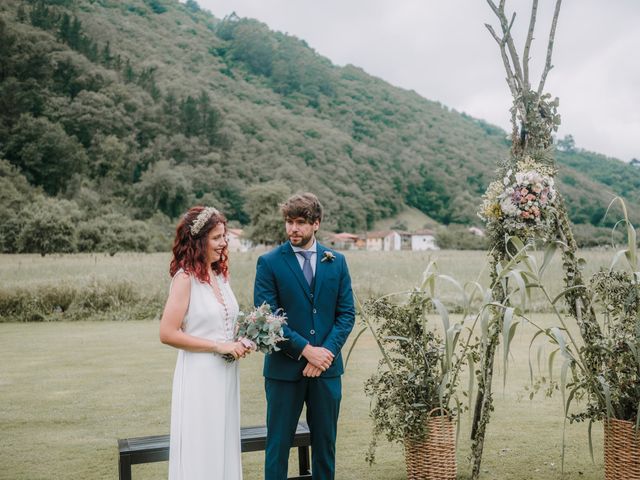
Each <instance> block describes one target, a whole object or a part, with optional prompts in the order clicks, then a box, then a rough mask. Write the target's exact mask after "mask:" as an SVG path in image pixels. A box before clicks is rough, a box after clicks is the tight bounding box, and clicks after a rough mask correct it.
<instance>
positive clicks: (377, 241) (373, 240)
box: [366, 230, 402, 252]
mask: <svg viewBox="0 0 640 480" xmlns="http://www.w3.org/2000/svg"><path fill="white" fill-rule="evenodd" d="M366 245H367V250H371V251H385V252H390V251H395V250H400V249H401V248H402V237H400V234H399V233H398V232H396V231H394V230H387V231H382V232H368V233H367V238H366Z"/></svg>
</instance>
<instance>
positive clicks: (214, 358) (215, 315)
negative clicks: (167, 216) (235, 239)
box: [160, 206, 249, 480]
mask: <svg viewBox="0 0 640 480" xmlns="http://www.w3.org/2000/svg"><path fill="white" fill-rule="evenodd" d="M226 223H227V220H226V218H225V217H224V216H223V215H222V214H221V213H220V212H219V211H218V210H216V209H215V208H212V207H206V208H205V207H200V206H198V207H193V208H191V209H190V210H189V211H188V212H187V213H186V214H185V215H184V216H183V217H182V219H181V220H180V222H179V223H178V226H177V228H176V237H175V240H174V244H173V259H172V260H171V264H170V267H169V273H170V275H171V277H172V281H171V287H170V289H169V298H168V299H167V303H166V305H165V307H164V312H163V314H162V319H161V320H160V341H161V342H162V343H165V344H167V345H171V346H173V347H176V348H178V349H179V351H178V359H177V362H176V369H175V373H174V377H173V394H172V400H171V439H170V450H169V479H170V480H200V479H207V480H240V479H242V465H241V458H240V395H239V378H238V362H228V361H226V360H225V359H224V358H223V357H222V355H225V354H227V355H231V356H233V358H235V359H238V358H241V357H244V356H245V355H246V354H247V353H249V349H248V348H246V347H245V346H244V345H243V344H242V343H240V342H236V341H234V340H233V337H234V325H235V321H236V318H237V315H238V303H237V301H236V298H235V296H234V294H233V292H232V291H231V287H230V286H229V282H228V280H229V278H228V277H229V275H228V266H227V258H228V257H227V237H226Z"/></svg>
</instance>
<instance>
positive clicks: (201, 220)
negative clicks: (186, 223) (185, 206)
mask: <svg viewBox="0 0 640 480" xmlns="http://www.w3.org/2000/svg"><path fill="white" fill-rule="evenodd" d="M214 214H215V215H220V212H219V211H218V210H217V209H215V208H213V207H206V208H205V209H203V210H202V211H201V212H200V213H199V214H198V216H197V217H196V219H195V220H194V221H193V224H192V225H191V227H189V230H191V235H193V236H196V235H197V234H198V233H199V232H200V230H202V227H204V225H205V223H207V222H208V221H209V219H210V218H211V215H214Z"/></svg>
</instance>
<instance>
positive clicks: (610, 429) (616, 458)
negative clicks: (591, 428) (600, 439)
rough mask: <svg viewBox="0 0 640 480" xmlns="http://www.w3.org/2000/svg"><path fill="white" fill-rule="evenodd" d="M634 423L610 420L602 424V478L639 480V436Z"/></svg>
mask: <svg viewBox="0 0 640 480" xmlns="http://www.w3.org/2000/svg"><path fill="white" fill-rule="evenodd" d="M634 427H635V423H634V422H630V421H628V420H617V419H615V418H611V419H609V420H605V422H604V478H605V479H606V480H622V479H624V480H640V435H638V433H637V432H636V431H635V428H634Z"/></svg>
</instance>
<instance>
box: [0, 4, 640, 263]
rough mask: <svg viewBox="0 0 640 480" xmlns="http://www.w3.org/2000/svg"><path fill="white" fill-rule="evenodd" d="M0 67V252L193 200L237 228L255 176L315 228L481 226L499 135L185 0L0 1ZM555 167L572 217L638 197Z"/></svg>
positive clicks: (118, 235) (596, 218)
mask: <svg viewBox="0 0 640 480" xmlns="http://www.w3.org/2000/svg"><path fill="white" fill-rule="evenodd" d="M0 60H1V61H0V249H2V251H5V252H15V251H43V250H44V251H47V252H48V251H91V250H110V251H117V250H123V249H126V250H147V249H152V250H154V249H166V248H167V246H168V242H169V241H170V237H171V234H172V225H173V224H174V223H175V220H176V218H177V217H178V216H179V215H180V214H181V213H182V212H184V211H185V209H186V208H187V207H188V206H190V205H192V204H196V203H204V204H212V205H216V206H218V207H219V208H220V209H222V210H223V211H224V212H225V213H226V214H227V215H228V217H229V219H230V220H232V221H234V222H235V223H238V224H242V225H246V224H247V223H248V222H249V219H250V218H251V213H252V208H255V206H252V205H251V201H250V200H251V198H252V196H251V195H250V193H251V192H252V191H253V192H254V193H255V190H256V188H258V189H260V188H261V187H259V186H258V187H256V185H266V186H265V187H264V188H265V189H269V188H273V187H274V186H275V187H277V188H276V190H277V191H279V192H283V191H284V192H286V191H287V190H288V191H296V190H301V189H309V190H313V191H315V192H316V193H317V194H318V195H319V196H320V198H321V200H322V202H323V203H324V204H325V206H326V208H327V221H326V222H325V229H327V230H340V231H362V230H366V229H369V228H373V227H374V225H375V223H376V222H377V221H379V220H382V219H385V218H390V217H395V216H396V215H397V214H398V213H399V212H400V211H402V210H403V209H404V208H405V206H408V207H412V208H416V209H419V210H420V211H421V212H423V213H424V214H425V215H427V216H429V217H430V218H432V219H434V220H435V221H437V222H439V223H442V224H450V223H462V224H479V219H478V218H477V217H476V213H475V212H476V210H477V206H478V204H479V203H480V197H481V195H482V193H483V192H484V189H485V187H486V185H487V184H488V182H489V181H490V180H491V179H492V175H493V171H494V168H495V166H496V162H497V161H498V160H499V159H500V158H503V157H505V156H506V155H507V153H508V140H507V134H506V133H505V132H504V131H503V130H501V129H500V128H497V127H495V126H492V125H489V124H487V123H486V122H484V121H482V120H477V119H474V118H471V117H469V116H468V115H465V114H464V113H458V112H455V111H453V110H450V109H449V108H447V107H446V106H443V105H441V104H440V103H438V102H434V101H430V100H426V99H424V98H422V97H420V96H419V95H417V94H416V93H415V92H411V91H406V90H402V89H399V88H396V87H393V86H391V85H389V84H388V83H386V82H384V81H382V80H380V79H378V78H375V77H372V76H370V75H368V74H367V73H366V72H364V71H362V70H361V69H359V68H357V67H355V66H346V67H336V66H334V65H332V64H331V62H330V61H329V60H328V59H326V58H323V57H321V56H319V55H318V54H317V53H316V52H315V51H314V50H313V49H312V48H311V47H310V46H309V45H307V44H306V43H305V42H304V40H300V39H297V38H295V37H292V36H288V35H285V34H283V33H280V32H273V31H271V30H269V28H268V26H266V25H264V24H262V23H259V22H257V21H254V20H250V19H240V18H237V17H230V18H226V19H224V20H221V19H217V18H215V17H213V16H212V15H211V14H209V13H208V12H205V11H202V10H200V9H199V7H198V5H197V3H196V2H193V1H188V2H187V3H186V4H180V3H178V2H177V1H173V0H144V1H143V0H48V1H44V0H4V1H3V2H2V3H0ZM434 75H446V72H434ZM505 88H506V87H505ZM507 114H508V112H505V115H507ZM559 161H560V163H561V165H562V173H561V174H560V176H559V177H560V189H561V191H562V192H563V194H564V195H565V197H566V199H567V203H568V207H569V211H570V213H571V216H572V219H573V220H574V221H575V222H578V223H588V224H594V225H600V226H602V225H604V224H605V223H603V218H602V217H603V214H604V211H605V210H606V207H607V205H608V203H609V201H610V199H611V197H612V196H613V195H622V196H623V197H624V198H625V199H626V200H627V201H628V203H631V204H637V203H638V200H640V188H638V187H639V186H640V169H638V168H634V167H631V166H629V165H626V164H623V163H622V162H620V161H617V160H615V159H610V158H606V157H605V156H602V155H597V154H592V153H586V152H582V151H575V149H573V150H572V151H565V152H560V154H559ZM274 182H277V183H274ZM282 185H284V186H285V187H282ZM250 189H251V190H250ZM253 198H259V195H254V196H253ZM612 220H613V219H606V220H605V222H606V223H607V224H611V222H612ZM39 232H47V235H41V234H39Z"/></svg>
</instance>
